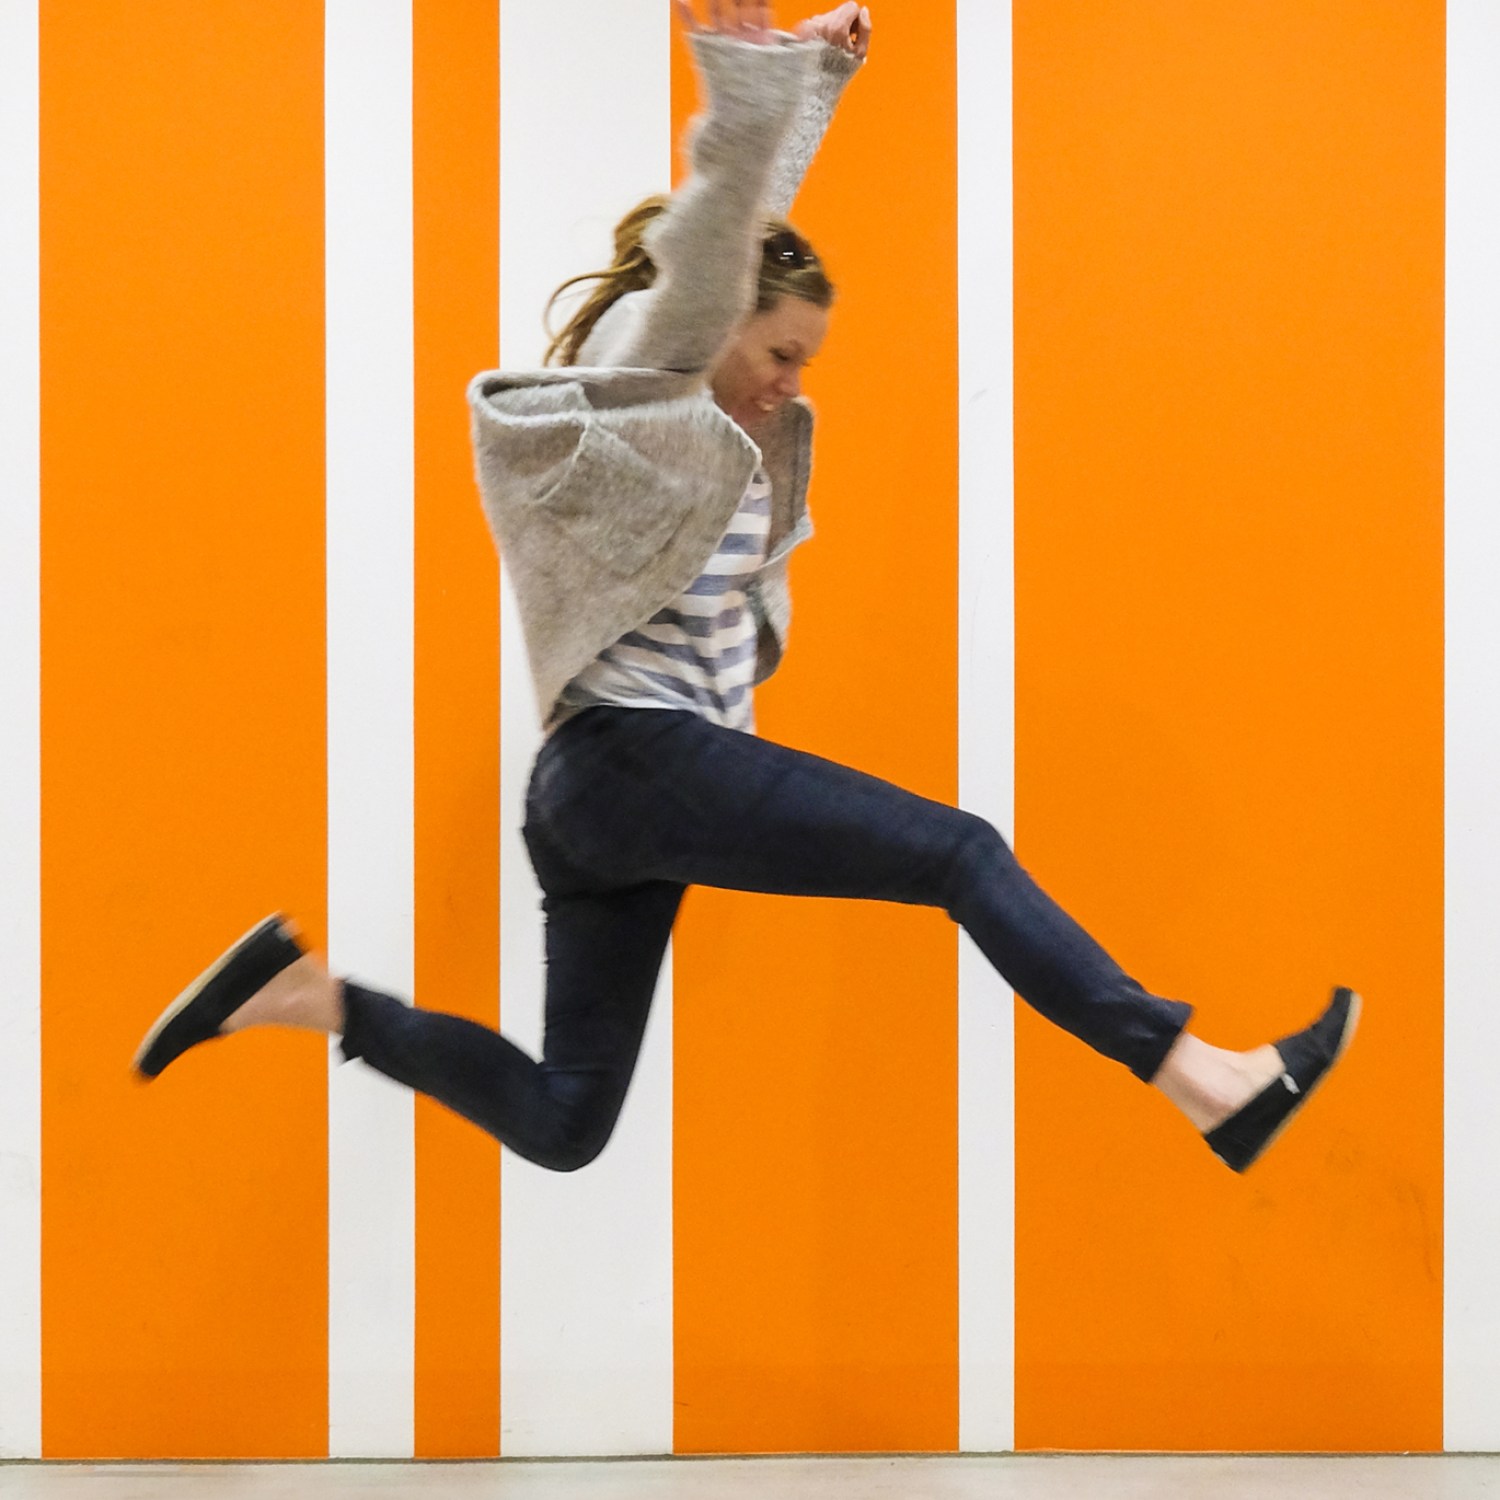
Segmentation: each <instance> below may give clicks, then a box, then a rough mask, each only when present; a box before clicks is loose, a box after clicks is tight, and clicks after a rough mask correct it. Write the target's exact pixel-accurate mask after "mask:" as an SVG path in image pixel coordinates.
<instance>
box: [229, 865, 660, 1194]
mask: <svg viewBox="0 0 1500 1500" xmlns="http://www.w3.org/2000/svg"><path fill="white" fill-rule="evenodd" d="M681 900H682V888H681V886H675V885H670V884H667V883H665V882H661V881H656V882H651V883H648V884H644V885H636V886H633V887H630V888H627V889H623V890H612V891H603V892H577V893H572V894H562V895H558V894H551V895H548V897H547V899H546V900H545V902H544V903H543V909H544V911H545V912H546V917H547V938H546V958H547V1000H546V1031H545V1038H544V1041H543V1048H542V1057H541V1060H540V1061H537V1060H535V1059H533V1058H532V1057H530V1056H528V1055H527V1054H526V1053H525V1052H523V1051H522V1050H521V1049H520V1048H519V1047H517V1046H515V1045H514V1043H512V1042H510V1041H508V1040H507V1039H506V1038H505V1037H503V1036H501V1035H500V1034H499V1033H498V1032H494V1031H491V1030H490V1029H489V1028H488V1027H485V1026H481V1025H480V1024H479V1023H478V1022H475V1021H470V1020H466V1019H464V1018H463V1017H461V1016H451V1015H445V1014H443V1013H441V1012H439V1011H432V1010H425V1009H421V1008H418V1007H414V1006H410V1005H407V1004H405V1003H404V1002H403V1001H401V1000H399V999H397V998H396V997H395V996H393V995H387V994H382V993H381V992H379V991H377V990H372V989H369V988H367V987H366V986H364V985H361V984H356V983H354V982H352V981H343V982H340V981H339V980H337V979H335V978H334V977H333V976H331V975H330V974H329V973H328V971H327V969H326V968H324V967H323V966H322V964H321V963H320V962H319V961H318V960H317V959H316V958H314V957H312V956H311V955H309V956H308V957H306V958H302V959H299V960H298V961H297V962H296V963H294V964H292V965H291V966H290V968H288V969H286V970H284V971H283V972H282V973H281V974H278V975H277V976H276V978H275V979H273V980H272V981H271V982H270V983H269V984H267V985H266V986H265V987H264V988H263V989H261V990H260V991H259V992H257V993H256V995H255V996H254V997H253V998H252V999H251V1000H250V1001H249V1002H247V1003H246V1004H245V1005H244V1006H242V1007H241V1008H240V1009H239V1010H238V1011H236V1012H235V1014H234V1015H233V1016H232V1017H231V1018H230V1020H229V1022H228V1023H227V1024H226V1025H225V1027H224V1030H225V1031H238V1030H243V1029H244V1028H245V1027H247V1026H267V1025H272V1026H299V1027H306V1028H308V1029H310V1030H315V1031H326V1032H335V1033H340V1034H342V1037H343V1052H344V1055H345V1057H347V1058H355V1057H359V1058H363V1059H364V1061H365V1062H366V1063H368V1064H369V1065H370V1066H371V1067H373V1068H375V1069H377V1070H378V1071H379V1072H382V1073H384V1074H385V1075H386V1076H387V1077H389V1078H393V1079H395V1080H396V1081H397V1082H398V1083H403V1084H405V1085H406V1086H407V1087H408V1088H413V1089H417V1090H420V1091H421V1092H422V1093H424V1094H428V1095H430V1096H431V1097H432V1098H434V1099H437V1100H438V1101H439V1102H440V1103H442V1104H446V1105H447V1106H448V1107H449V1108H450V1109H452V1110H454V1111H455V1112H456V1113H458V1114H460V1115H462V1116H463V1117H464V1118H465V1119H467V1120H470V1121H472V1122H473V1123H474V1124H476V1125H478V1126H479V1127H480V1128H481V1129H483V1130H487V1131H488V1132H489V1133H490V1134H491V1135H493V1136H495V1137H496V1138H497V1139H498V1140H500V1141H501V1142H503V1143H504V1144H505V1145H507V1146H509V1147H510V1148H511V1149H512V1150H513V1151H515V1152H516V1153H517V1154H519V1155H521V1156H524V1157H526V1158H527V1160H529V1161H534V1162H536V1163H538V1164H539V1165H540V1166H543V1167H548V1168H551V1169H552V1170H554V1171H561V1172H568V1171H573V1170H575V1169H577V1168H578V1167H582V1166H585V1165H587V1164H588V1163H589V1162H591V1161H592V1160H593V1159H594V1158H595V1157H596V1156H597V1155H598V1154H599V1153H600V1151H602V1150H603V1149H604V1145H605V1143H606V1142H607V1141H608V1139H609V1137H610V1133H611V1131H612V1130H613V1129H614V1125H615V1121H616V1119H617V1118H618V1117H619V1113H620V1107H621V1105H622V1104H623V1103H624V1100H625V1092H626V1088H627V1086H628V1084H629V1082H630V1076H631V1074H632V1072H633V1071H634V1069H635V1063H636V1057H637V1054H638V1053H639V1050H640V1044H641V1036H642V1033H643V1032H644V1030H645V1026H646V1017H647V1014H648V1012H649V1011H650V1008H651V997H652V995H653V993H654V991H655V988H656V978H657V973H658V971H659V970H660V968H661V960H662V955H663V953H664V952H665V951H666V945H667V939H668V937H669V936H670V934H671V931H672V923H673V921H674V919H675V918H676V915H677V908H678V905H679V904H680V902H681Z"/></svg>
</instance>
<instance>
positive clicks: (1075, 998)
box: [530, 709, 1191, 1080]
mask: <svg viewBox="0 0 1500 1500" xmlns="http://www.w3.org/2000/svg"><path fill="white" fill-rule="evenodd" d="M530 817H531V819H532V821H533V822H534V823H539V824H542V825H545V827H546V828H547V829H549V830H550V831H551V832H552V834H553V836H554V837H555V839H556V840H557V841H558V842H559V843H561V844H565V845H567V846H568V847H570V848H571V849H573V850H574V851H576V852H577V853H579V854H580V855H582V856H583V857H584V858H585V859H586V861H587V864H588V866H589V868H590V869H591V871H593V872H594V874H595V875H596V876H599V877H603V876H607V875H609V874H610V873H611V872H614V871H620V872H623V871H626V870H629V871H634V872H639V873H638V874H637V875H636V878H641V875H643V874H647V873H649V874H650V875H652V876H655V877H657V878H661V879H665V880H670V881H673V882H678V883H681V884H683V885H688V884H694V885H711V886H720V887H725V888H728V889H732V890H750V891H763V892H768V893H771V894H781V895H810V896H842V897H855V898H865V899H872V900H883V901H898V902H905V903H910V904H914V905H923V906H935V907H940V908H942V909H943V910H945V911H947V912H948V913H949V914H950V915H951V916H952V917H953V919H954V920H955V921H956V922H958V923H960V924H961V925H962V926H963V927H964V929H965V930H966V931H967V932H968V933H969V935H970V936H971V937H972V938H973V939H974V941H975V942H976V943H977V944H978V946H979V948H980V949H981V950H982V951H983V953H984V954H985V956H986V957H987V958H988V959H989V960H990V962H991V963H992V964H994V966H995V967H996V968H997V969H998V970H999V971H1000V973H1001V974H1002V975H1003V976H1004V977H1005V978H1006V980H1007V981H1008V982H1009V983H1010V984H1011V985H1012V986H1013V987H1014V988H1015V990H1016V991H1017V993H1019V994H1020V995H1021V996H1022V997H1023V998H1024V999H1025V1000H1026V1001H1028V1002H1029V1003H1030V1004H1031V1005H1033V1006H1034V1007H1035V1008H1036V1009H1038V1010H1039V1011H1041V1012H1042V1014H1044V1015H1045V1016H1046V1017H1047V1018H1048V1019H1049V1020H1051V1021H1053V1022H1055V1023H1056V1024H1057V1025H1059V1026H1061V1027H1063V1028H1064V1029H1065V1030H1067V1031H1070V1032H1072V1033H1073V1034H1074V1035H1075V1036H1077V1037H1079V1038H1081V1039H1082V1040H1083V1041H1084V1042H1086V1043H1087V1044H1088V1045H1089V1046H1091V1047H1093V1048H1094V1049H1095V1050H1096V1051H1099V1052H1101V1053H1103V1054H1104V1055H1105V1056H1107V1057H1111V1058H1114V1059H1115V1060H1116V1061H1119V1062H1121V1063H1124V1064H1125V1065H1126V1066H1127V1067H1129V1068H1130V1069H1131V1071H1132V1072H1134V1073H1135V1074H1136V1075H1137V1076H1138V1077H1140V1078H1143V1079H1147V1080H1149V1079H1150V1078H1151V1077H1152V1076H1153V1075H1154V1074H1155V1073H1156V1071H1157V1069H1158V1068H1159V1067H1160V1065H1161V1062H1162V1060H1163V1059H1164V1058H1165V1057H1166V1055H1167V1053H1168V1052H1169V1051H1170V1050H1171V1047H1172V1044H1173V1043H1174V1042H1175V1041H1176V1039H1177V1036H1178V1035H1179V1033H1180V1032H1181V1031H1182V1029H1183V1027H1184V1026H1185V1025H1186V1023H1187V1019H1188V1016H1189V1015H1190V1014H1191V1008H1190V1007H1189V1006H1187V1005H1185V1004H1182V1003H1181V1002H1178V1001H1172V1000H1163V999H1160V998H1158V997H1157V996H1154V995H1151V994H1149V993H1148V992H1147V991H1146V990H1144V989H1143V988H1142V987H1141V986H1140V985H1139V984H1137V983H1136V982H1135V981H1134V980H1133V979H1131V978H1130V977H1129V976H1128V975H1126V974H1125V973H1123V972H1122V971H1121V969H1120V968H1119V966H1118V965H1117V964H1116V963H1115V962H1114V961H1113V960H1112V959H1111V958H1110V957H1109V955H1108V954H1107V953H1106V952H1105V951H1104V950H1103V949H1102V948H1101V947H1100V946H1099V945H1098V943H1096V942H1095V941H1094V940H1093V939H1092V938H1091V937H1090V936H1089V935H1088V934H1087V933H1086V932H1085V931H1084V930H1083V929H1082V928H1081V927H1080V926H1079V925H1078V924H1077V923H1076V922H1075V921H1073V920H1072V918H1071V917H1069V916H1068V915H1067V914H1066V913H1065V912H1064V911H1063V910H1062V909H1061V908H1060V907H1059V906H1057V904H1056V903H1055V902H1053V901H1052V900H1051V899H1050V898H1049V897H1048V896H1047V895H1046V894H1045V893H1044V892H1043V891H1042V890H1041V889H1040V888H1039V887H1038V886H1037V885H1036V884H1035V882H1034V881H1032V879H1031V878H1030V876H1028V875H1027V873H1026V872H1025V871H1024V870H1023V869H1022V868H1021V866H1020V865H1019V864H1018V863H1017V861H1016V859H1015V856H1014V855H1013V854H1012V853H1011V851H1010V849H1009V848H1008V847H1007V845H1006V843H1005V841H1004V839H1002V838H1001V836H1000V835H999V833H997V832H996V831H995V829H994V828H992V827H991V826H990V825H989V824H987V823H985V822H984V821H983V820H982V819H979V818H976V817H974V816H972V815H971V814H969V813H964V812H961V811H959V810H957V809H955V808H951V807H948V806H946V805H944V804H943V803H940V802H934V801H930V800H928V799H927V798H924V797H919V796H916V795H914V794H913V793H911V792H907V791H903V790H902V789H901V788H900V787H896V786H893V785H891V784H890V783H889V782H885V781H881V780H879V779H878V778H876V777H873V776H867V775H865V774H864V773H862V772H859V771H855V770H851V769H850V768H849V767H847V766H841V765H838V764H836V763H835V762H832V761H828V760H824V759H822V758H821V757H819V756H815V755H809V754H806V753H804V752H802V751H798V750H792V749H789V748H788V747H786V746H783V745H777V744H773V743H770V742H768V741H765V740H761V739H757V738H756V737H754V736H752V735H746V734H741V733H738V732H736V731H734V730H729V729H722V728H718V727H717V726H714V725H711V724H709V723H707V722H706V721H704V720H702V719H699V718H697V717H695V716H694V715H691V714H685V713H669V712H664V711H659V710H650V711H647V710H631V709H594V710H591V711H590V712H589V713H586V714H584V715H582V716H580V718H578V719H576V720H574V721H573V722H572V723H570V724H568V725H565V726H564V727H563V728H562V729H561V730H560V731H558V733H557V734H556V735H555V736H554V738H553V740H552V741H550V742H549V744H548V746H547V747H546V748H545V749H544V750H543V752H542V756H541V758H540V760H539V762H538V767H537V772H536V775H535V776H534V778H533V783H532V796H531V806H530Z"/></svg>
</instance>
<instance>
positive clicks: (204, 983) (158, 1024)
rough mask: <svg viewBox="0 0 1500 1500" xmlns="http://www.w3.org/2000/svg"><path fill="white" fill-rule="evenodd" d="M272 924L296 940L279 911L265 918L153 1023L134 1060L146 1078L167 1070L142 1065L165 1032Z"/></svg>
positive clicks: (229, 948) (133, 1064)
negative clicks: (250, 943) (151, 1070)
mask: <svg viewBox="0 0 1500 1500" xmlns="http://www.w3.org/2000/svg"><path fill="white" fill-rule="evenodd" d="M270 927H279V928H280V929H281V930H282V931H283V932H285V933H286V935H287V936H288V937H289V938H291V939H292V940H293V941H295V940H296V937H297V929H296V928H295V927H294V926H293V925H292V924H291V923H290V922H288V921H287V920H286V918H285V917H283V916H282V915H281V914H280V913H279V912H277V913H274V914H273V915H271V916H269V917H263V918H262V919H261V920H260V921H259V922H257V923H256V924H255V926H254V927H252V928H251V929H250V930H249V932H247V933H245V934H244V935H243V936H242V937H240V938H238V939H237V940H236V941H235V942H233V943H231V944H230V945H229V947H227V948H226V949H225V950H224V951H223V952H222V953H221V954H220V955H219V956H218V957H217V958H216V959H215V960H214V961H213V963H211V964H210V965H209V966H208V967H207V968H206V969H205V970H204V971H203V972H202V973H201V974H200V975H199V976H198V977H197V978H196V979H195V980H193V982H192V983H191V984H190V985H188V987H187V988H186V989H185V990H184V991H183V992H182V993H181V994H180V995H179V996H178V997H177V998H176V999H175V1000H174V1001H173V1002H172V1003H171V1004H170V1005H169V1006H168V1007H167V1008H166V1009H165V1010H164V1011H163V1012H162V1013H161V1014H160V1015H159V1016H158V1017H157V1018H156V1020H155V1021H154V1022H153V1023H152V1025H151V1029H150V1031H148V1032H147V1033H146V1035H145V1037H144V1038H143V1039H142V1041H141V1044H140V1046H139V1047H137V1048H136V1049H135V1056H134V1057H133V1058H131V1060H130V1066H131V1067H132V1068H133V1069H134V1070H135V1072H136V1073H137V1074H138V1075H139V1076H140V1077H141V1078H142V1079H144V1080H145V1081H146V1082H148V1083H149V1082H150V1081H151V1080H152V1079H154V1078H158V1077H160V1075H161V1073H162V1072H163V1071H165V1066H164V1067H163V1068H162V1069H158V1071H157V1072H155V1073H147V1072H146V1071H145V1069H144V1068H142V1066H141V1064H142V1063H143V1062H144V1061H145V1059H146V1055H147V1054H148V1053H149V1052H150V1051H151V1049H152V1047H154V1046H155V1045H156V1043H157V1041H158V1040H159V1039H160V1037H161V1034H162V1032H164V1031H165V1030H166V1029H167V1027H168V1026H170V1025H171V1024H172V1022H173V1021H175V1020H176V1019H177V1017H178V1016H180V1015H181V1014H182V1013H183V1011H185V1010H186V1009H187V1008H188V1006H190V1005H191V1004H192V1003H193V1001H194V1000H196V999H197V998H198V996H199V995H201V994H202V993H203V991H204V990H205V989H207V988H208V986H209V985H210V984H212V983H213V981H214V980H215V979H217V978H218V977H219V975H220V974H222V973H223V972H224V970H225V969H226V968H227V967H228V966H229V964H230V963H232V962H233V960H234V959H235V957H236V955H238V954H239V953H240V952H241V951H242V950H243V949H244V947H245V945H246V944H247V943H248V942H250V941H251V940H252V939H253V938H256V937H258V936H259V935H260V934H261V933H262V932H264V931H265V930H266V929H267V928H270ZM173 1061H174V1062H175V1061H176V1059H175V1058H174V1059H173Z"/></svg>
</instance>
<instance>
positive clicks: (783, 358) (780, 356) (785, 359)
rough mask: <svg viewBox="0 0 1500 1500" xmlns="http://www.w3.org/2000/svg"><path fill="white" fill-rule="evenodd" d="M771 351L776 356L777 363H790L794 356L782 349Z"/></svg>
mask: <svg viewBox="0 0 1500 1500" xmlns="http://www.w3.org/2000/svg"><path fill="white" fill-rule="evenodd" d="M771 353H772V355H773V356H774V357H775V360H776V363H777V364H781V365H789V364H791V362H792V356H791V355H790V354H787V353H785V352H784V351H782V350H780V349H773V350H772V351H771Z"/></svg>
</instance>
